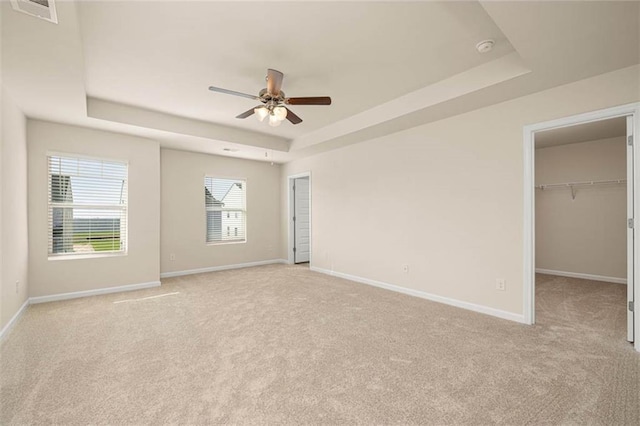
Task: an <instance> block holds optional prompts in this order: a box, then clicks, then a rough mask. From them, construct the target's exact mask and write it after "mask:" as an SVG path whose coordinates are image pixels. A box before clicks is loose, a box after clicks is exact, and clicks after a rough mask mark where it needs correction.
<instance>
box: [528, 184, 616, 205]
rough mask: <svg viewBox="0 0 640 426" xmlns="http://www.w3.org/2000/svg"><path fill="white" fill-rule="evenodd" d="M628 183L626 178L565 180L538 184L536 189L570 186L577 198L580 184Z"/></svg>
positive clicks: (572, 196)
mask: <svg viewBox="0 0 640 426" xmlns="http://www.w3.org/2000/svg"><path fill="white" fill-rule="evenodd" d="M621 183H625V184H626V183H627V180H626V179H612V180H592V181H585V182H565V183H549V184H543V185H536V186H535V188H536V189H541V190H543V191H544V190H545V189H557V188H569V189H571V198H573V199H574V200H575V199H576V187H579V186H597V185H615V184H621Z"/></svg>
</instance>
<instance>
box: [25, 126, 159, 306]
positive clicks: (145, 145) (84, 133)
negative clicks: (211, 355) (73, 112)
mask: <svg viewBox="0 0 640 426" xmlns="http://www.w3.org/2000/svg"><path fill="white" fill-rule="evenodd" d="M27 130H28V133H27V137H28V146H29V277H30V295H31V296H36V297H37V296H45V295H52V294H59V293H67V292H77V291H84V290H94V289H100V288H106V287H117V286H123V285H131V284H142V283H150V282H157V281H159V271H160V265H159V261H160V260H159V256H158V253H159V251H160V236H159V232H160V148H159V145H158V143H157V142H155V141H151V140H148V139H142V138H137V137H133V136H126V135H121V134H116V133H109V132H104V131H100V130H91V129H85V128H80V127H74V126H68V125H63V124H53V123H46V122H41V121H35V120H29V121H28V125H27ZM50 152H56V153H67V154H79V155H85V156H90V157H96V158H107V159H116V160H124V161H127V162H128V163H129V208H128V210H129V218H128V221H129V222H128V225H129V235H128V238H129V240H128V254H127V255H126V256H111V257H97V258H85V259H73V258H66V259H56V260H48V254H47V159H46V157H47V154H48V153H50Z"/></svg>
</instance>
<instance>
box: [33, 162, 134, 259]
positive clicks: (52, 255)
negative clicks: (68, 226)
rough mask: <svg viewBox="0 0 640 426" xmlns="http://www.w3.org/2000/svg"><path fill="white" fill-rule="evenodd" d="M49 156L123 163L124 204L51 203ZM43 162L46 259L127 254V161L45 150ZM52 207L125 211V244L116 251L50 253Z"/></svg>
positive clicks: (105, 256)
mask: <svg viewBox="0 0 640 426" xmlns="http://www.w3.org/2000/svg"><path fill="white" fill-rule="evenodd" d="M50 157H65V158H76V159H80V160H93V161H106V162H114V163H121V164H124V165H125V167H126V168H127V192H126V198H125V204H124V205H113V206H104V205H74V204H71V205H69V204H65V203H52V202H51V199H50V191H51V188H50V184H51V181H50V176H51V170H50V169H49V158H50ZM45 163H46V166H45V167H46V169H47V173H46V174H45V188H47V190H46V191H45V197H46V200H45V201H46V206H47V260H50V261H58V260H82V259H96V258H109V257H121V256H127V255H128V254H129V161H128V160H123V159H121V158H113V157H100V156H93V155H86V154H79V153H69V152H62V151H46V153H45ZM54 207H71V208H74V209H75V208H85V209H87V208H88V209H105V210H107V209H108V210H117V209H122V210H124V212H125V216H126V223H127V225H126V228H125V233H124V236H125V244H124V248H123V249H122V250H118V251H104V252H95V253H50V252H49V240H48V239H49V238H51V233H52V230H51V229H50V228H49V220H50V217H49V214H50V212H51V211H52V209H53V208H54Z"/></svg>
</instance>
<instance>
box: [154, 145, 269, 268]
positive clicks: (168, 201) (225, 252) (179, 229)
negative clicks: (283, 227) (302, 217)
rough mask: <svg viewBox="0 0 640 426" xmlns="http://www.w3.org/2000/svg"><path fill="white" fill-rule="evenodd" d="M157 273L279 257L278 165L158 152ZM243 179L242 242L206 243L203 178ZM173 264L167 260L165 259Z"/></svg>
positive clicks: (185, 153)
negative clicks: (244, 228) (159, 222)
mask: <svg viewBox="0 0 640 426" xmlns="http://www.w3.org/2000/svg"><path fill="white" fill-rule="evenodd" d="M161 157H162V167H161V170H162V210H161V217H162V226H161V232H160V235H161V271H162V273H171V272H178V271H190V270H194V269H202V268H212V267H217V266H226V265H237V264H242V263H250V262H259V261H266V260H273V259H277V258H278V254H279V253H280V252H281V249H280V235H281V232H280V214H281V213H280V168H281V167H280V166H279V165H277V164H276V165H273V166H272V165H270V164H269V163H266V162H259V161H251V160H242V159H237V158H229V157H222V156H215V155H207V154H196V153H192V152H186V151H175V150H169V149H163V150H162V151H161ZM205 175H208V176H214V177H221V178H239V179H246V181H247V242H246V243H228V244H214V245H207V244H206V217H205V210H204V209H205V206H204V176H205ZM171 254H174V255H175V260H174V261H172V260H170V255H171Z"/></svg>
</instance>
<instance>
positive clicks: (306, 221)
mask: <svg viewBox="0 0 640 426" xmlns="http://www.w3.org/2000/svg"><path fill="white" fill-rule="evenodd" d="M288 186H289V263H295V264H300V263H306V264H309V262H310V261H311V174H310V173H308V172H306V173H301V174H297V175H294V176H289V178H288Z"/></svg>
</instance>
